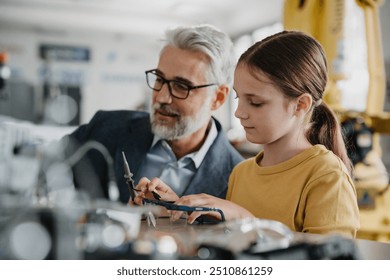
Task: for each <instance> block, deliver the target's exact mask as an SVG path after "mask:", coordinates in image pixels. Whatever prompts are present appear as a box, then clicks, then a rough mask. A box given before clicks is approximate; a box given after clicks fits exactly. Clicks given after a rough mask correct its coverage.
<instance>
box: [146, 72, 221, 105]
mask: <svg viewBox="0 0 390 280" xmlns="http://www.w3.org/2000/svg"><path fill="white" fill-rule="evenodd" d="M149 73H151V74H154V75H156V76H157V77H158V78H160V79H161V80H162V83H161V88H160V89H156V88H154V86H151V85H150V84H149V79H148V74H149ZM145 75H146V84H147V85H148V87H149V88H151V89H152V90H155V91H157V92H159V91H161V90H162V88H163V86H164V84H167V85H168V92H169V94H170V95H171V96H172V97H175V98H177V99H182V100H183V99H187V98H188V96H189V95H190V91H191V90H193V89H198V88H205V87H210V86H215V85H217V84H216V83H212V84H205V85H199V86H191V85H189V84H186V83H184V82H181V81H178V80H168V79H165V78H164V77H163V76H161V75H160V74H158V73H157V69H151V70H147V71H145ZM171 82H175V83H178V84H180V85H183V86H185V87H187V88H188V91H187V94H186V97H178V96H176V95H174V94H173V91H172V86H171Z"/></svg>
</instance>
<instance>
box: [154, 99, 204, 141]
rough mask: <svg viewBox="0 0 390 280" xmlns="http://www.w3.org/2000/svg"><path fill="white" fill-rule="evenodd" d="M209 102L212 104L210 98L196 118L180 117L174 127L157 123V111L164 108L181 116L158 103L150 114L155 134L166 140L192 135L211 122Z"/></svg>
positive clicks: (167, 106)
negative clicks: (155, 116)
mask: <svg viewBox="0 0 390 280" xmlns="http://www.w3.org/2000/svg"><path fill="white" fill-rule="evenodd" d="M208 102H210V98H208V99H207V100H205V103H204V105H203V106H202V108H201V109H200V111H199V112H198V114H196V115H195V116H185V117H182V116H179V117H178V118H177V122H175V124H174V126H173V127H169V126H166V125H164V124H161V123H158V121H156V120H155V118H154V114H155V110H156V109H159V108H164V109H166V110H167V111H169V112H171V113H174V114H177V115H180V114H179V113H178V112H177V111H174V110H172V109H171V108H170V107H169V105H166V104H164V105H161V104H159V103H156V104H155V105H154V106H153V107H152V112H151V114H150V121H151V124H152V131H153V133H154V134H155V135H157V136H159V137H161V138H162V139H166V140H178V139H182V138H185V137H187V136H189V135H191V134H192V133H194V132H195V131H197V130H199V129H200V128H201V127H202V126H204V125H205V124H206V123H208V122H209V121H210V112H209V107H208V106H207V105H206V104H208Z"/></svg>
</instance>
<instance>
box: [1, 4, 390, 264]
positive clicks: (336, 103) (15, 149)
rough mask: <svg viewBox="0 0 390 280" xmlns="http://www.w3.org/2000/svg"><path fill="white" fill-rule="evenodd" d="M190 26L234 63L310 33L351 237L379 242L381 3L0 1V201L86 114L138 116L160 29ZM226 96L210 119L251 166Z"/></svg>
mask: <svg viewBox="0 0 390 280" xmlns="http://www.w3.org/2000/svg"><path fill="white" fill-rule="evenodd" d="M201 23H209V24H213V25H215V26H217V27H219V28H220V29H221V30H223V31H225V32H227V33H228V34H229V35H230V36H231V38H232V40H233V42H234V45H235V49H236V55H237V58H238V56H239V55H240V54H241V53H242V52H243V51H244V50H246V49H247V48H248V47H249V46H250V45H251V44H252V43H253V42H255V41H258V40H261V39H263V38H264V37H266V36H268V35H271V34H273V33H275V32H278V31H280V30H283V29H300V30H303V31H306V32H309V33H311V34H312V35H313V36H315V37H316V38H317V39H318V40H319V41H320V42H321V43H322V44H323V46H324V47H325V49H326V52H327V56H328V60H329V63H328V65H329V77H330V81H329V87H328V89H327V94H326V101H327V102H328V104H330V105H331V106H332V107H333V108H334V110H335V111H336V112H337V113H338V115H339V116H340V122H342V123H343V129H344V131H345V134H346V137H348V139H349V141H350V142H351V143H354V150H351V152H350V156H351V159H352V160H353V162H354V164H355V169H356V179H355V180H356V186H357V190H358V200H359V207H360V209H361V223H362V227H361V230H360V232H359V234H358V237H359V238H362V239H371V240H376V241H383V242H390V190H389V175H388V173H389V170H390V136H389V134H390V117H389V111H390V33H389V32H388V30H389V29H390V1H388V0H386V1H385V0H383V1H379V0H378V1H376V0H344V1H340V0H327V1H319V0H318V1H316V0H307V1H305V0H273V1H268V0H212V1H210V0H162V1H156V0H142V1H137V0H0V193H3V194H4V193H13V194H19V193H26V192H27V193H30V194H31V193H33V191H29V190H32V189H34V188H38V187H39V184H40V179H39V178H40V173H41V172H42V165H43V163H42V161H41V157H42V150H40V148H39V147H42V146H48V145H49V144H51V143H52V142H53V141H56V140H58V139H60V138H61V137H62V136H63V135H65V134H67V133H69V132H71V131H72V130H73V129H74V128H75V127H76V126H77V125H79V124H82V123H86V122H88V121H89V120H90V118H91V117H92V116H93V114H94V113H95V112H96V111H97V110H115V109H131V110H148V109H149V108H148V106H149V103H150V97H151V94H150V93H151V92H150V89H149V88H148V87H147V85H146V82H145V74H144V71H145V70H148V69H152V68H154V67H155V66H156V64H157V59H158V55H159V51H160V47H161V45H162V43H161V38H162V36H163V34H164V31H165V30H166V29H167V28H170V27H175V26H177V25H192V24H201ZM230 97H231V98H230V100H229V102H227V103H226V104H224V106H223V107H222V109H220V110H219V111H218V112H216V113H215V116H216V117H217V118H218V119H219V120H220V121H221V123H222V125H223V127H224V129H225V130H226V132H227V133H228V136H229V139H230V140H231V142H232V143H233V144H234V145H235V146H236V147H237V149H238V150H239V151H240V152H241V153H242V154H243V155H244V156H246V157H248V156H252V155H254V154H256V153H257V152H258V150H259V148H260V147H258V146H254V145H251V144H249V143H247V142H246V140H245V136H244V133H243V131H242V130H241V127H240V124H239V122H238V120H236V119H235V118H234V116H233V113H234V110H235V106H236V100H234V97H233V96H230ZM50 152H51V151H50V149H47V150H45V153H50ZM64 172H65V171H64ZM46 176H50V174H49V172H47V174H46ZM57 177H58V176H57V175H54V177H53V180H54V181H53V182H54V183H53V184H58V182H57V181H55V179H56V178H57ZM47 181H50V180H47ZM61 184H65V183H64V182H62V183H61ZM33 194H34V195H36V194H37V193H36V192H34V193H33ZM0 203H3V205H0V206H1V207H5V206H4V205H9V204H10V203H12V202H10V201H8V200H7V202H4V200H1V199H0ZM0 216H1V214H0ZM1 225H2V224H0V232H1V231H2V228H1ZM71 234H75V233H74V232H71ZM4 242H5V241H4ZM7 242H8V241H7ZM0 244H1V238H0ZM42 254H43V253H42ZM43 255H44V254H43ZM45 256H46V255H45ZM57 257H60V258H61V256H57ZM70 257H71V258H74V257H77V256H70ZM0 258H2V256H0ZM27 258H28V255H27ZM33 258H39V257H37V256H36V255H33Z"/></svg>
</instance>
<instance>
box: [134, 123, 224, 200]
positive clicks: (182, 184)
mask: <svg viewBox="0 0 390 280" xmlns="http://www.w3.org/2000/svg"><path fill="white" fill-rule="evenodd" d="M217 135H218V131H217V127H216V125H215V122H214V120H213V119H212V120H211V127H210V130H209V133H208V135H207V138H206V141H205V142H204V143H203V145H202V147H201V148H200V149H199V150H198V151H196V152H193V153H191V154H188V155H185V156H184V157H182V158H180V159H179V160H177V158H176V156H175V154H174V153H173V151H172V149H171V147H170V146H169V144H168V143H167V142H166V141H165V140H164V139H161V138H160V137H158V136H156V135H155V136H154V139H153V143H152V146H151V147H150V150H149V152H148V153H147V154H146V157H145V159H144V160H143V162H142V164H141V167H140V169H139V172H137V174H138V176H135V182H136V183H138V181H139V180H140V179H141V178H142V177H147V178H149V179H152V178H154V177H159V178H160V179H161V180H162V181H163V182H164V183H166V184H167V185H168V186H170V187H171V188H172V189H173V190H174V191H175V192H176V194H177V195H178V196H181V195H182V194H183V193H184V191H185V189H186V188H187V186H188V185H189V183H190V182H191V179H192V178H193V176H194V175H195V172H196V170H197V169H198V168H199V166H200V164H201V163H202V161H203V159H204V157H205V156H206V153H207V151H208V150H209V148H210V147H211V145H212V144H213V142H214V140H215V138H216V137H217Z"/></svg>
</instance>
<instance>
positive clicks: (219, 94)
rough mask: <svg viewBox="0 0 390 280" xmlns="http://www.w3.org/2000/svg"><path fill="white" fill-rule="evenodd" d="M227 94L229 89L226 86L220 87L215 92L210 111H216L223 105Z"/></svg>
mask: <svg viewBox="0 0 390 280" xmlns="http://www.w3.org/2000/svg"><path fill="white" fill-rule="evenodd" d="M228 93H229V87H228V86H226V85H221V86H219V87H218V89H217V91H216V92H215V98H214V100H213V103H212V104H211V110H217V109H218V108H219V107H221V106H222V104H223V103H225V101H226V99H227V97H228Z"/></svg>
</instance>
